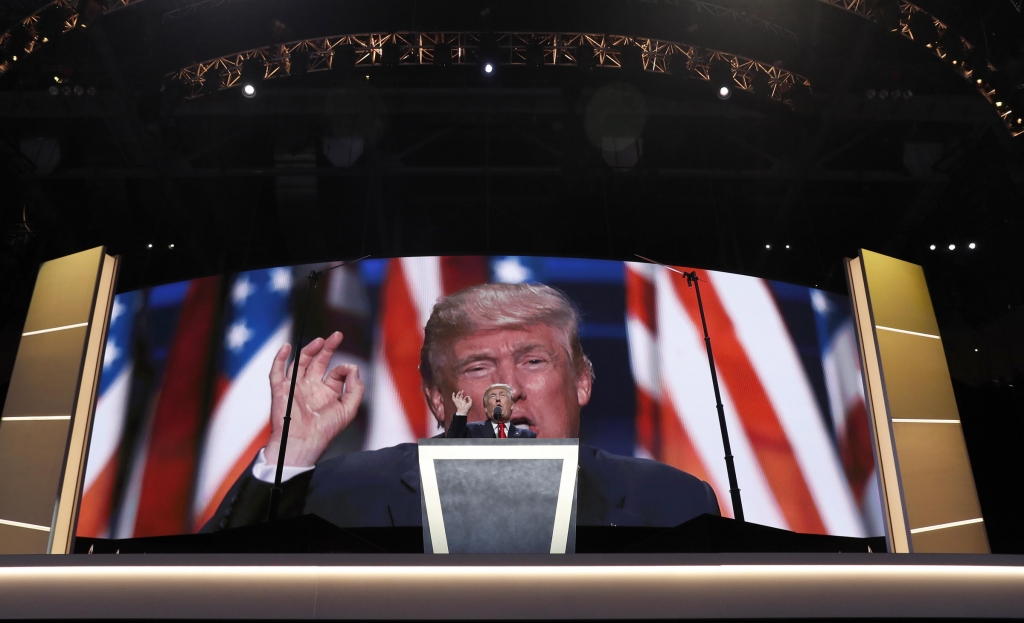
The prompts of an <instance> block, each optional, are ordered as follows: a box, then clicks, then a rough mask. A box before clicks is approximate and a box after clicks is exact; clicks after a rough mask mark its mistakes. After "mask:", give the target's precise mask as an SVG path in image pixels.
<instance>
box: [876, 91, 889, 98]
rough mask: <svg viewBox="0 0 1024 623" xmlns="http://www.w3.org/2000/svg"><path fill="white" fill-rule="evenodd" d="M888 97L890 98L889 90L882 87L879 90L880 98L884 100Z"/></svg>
mask: <svg viewBox="0 0 1024 623" xmlns="http://www.w3.org/2000/svg"><path fill="white" fill-rule="evenodd" d="M888 98H889V91H887V90H886V89H881V90H880V91H879V92H878V99H880V100H884V99H888Z"/></svg>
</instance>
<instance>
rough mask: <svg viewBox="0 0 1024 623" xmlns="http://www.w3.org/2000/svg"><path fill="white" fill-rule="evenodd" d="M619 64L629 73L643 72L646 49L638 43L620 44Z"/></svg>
mask: <svg viewBox="0 0 1024 623" xmlns="http://www.w3.org/2000/svg"><path fill="white" fill-rule="evenodd" d="M618 51H619V65H620V66H621V67H622V69H623V70H624V71H626V72H628V73H629V74H634V75H637V74H641V73H643V71H644V50H643V48H641V47H640V46H638V45H623V46H618Z"/></svg>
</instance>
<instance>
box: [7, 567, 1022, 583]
mask: <svg viewBox="0 0 1024 623" xmlns="http://www.w3.org/2000/svg"><path fill="white" fill-rule="evenodd" d="M303 574H307V575H320V576H323V577H327V578H352V579H356V580H358V579H366V578H368V577H373V576H376V577H382V578H387V579H393V580H401V579H405V578H422V579H427V580H437V581H438V582H437V583H438V584H444V582H445V581H447V580H446V579H447V578H465V579H467V580H472V579H477V580H479V578H481V577H498V576H501V577H503V578H505V579H507V580H509V581H513V580H515V581H516V582H530V583H547V582H549V581H561V582H565V581H567V580H568V581H572V580H574V579H581V578H616V579H618V578H630V579H643V578H651V579H654V578H671V577H672V576H693V577H698V578H707V577H709V576H716V575H719V576H722V575H724V576H739V578H738V579H742V577H743V576H749V577H762V578H772V577H778V576H780V575H783V576H807V577H819V578H820V577H822V576H832V577H849V578H853V577H856V578H860V579H867V580H878V579H879V578H880V577H882V578H883V579H882V581H883V582H884V581H886V580H885V579H884V578H886V577H890V578H891V577H914V576H919V577H921V576H923V577H925V578H935V579H937V578H939V577H943V576H946V577H972V576H994V577H998V576H1004V577H1008V578H1014V579H1017V580H1018V581H1024V567H1014V566H1009V565H1003V566H998V565H983V566H982V565H976V566H971V565H867V564H865V565H839V564H837V565H777V564H776V565H757V564H743V565H729V564H723V565H713V566H708V565H692V566H689V565H654V564H652V565H642V566H641V565H629V566H626V565H591V566H577V565H543V566H541V565H521V566H518V565H517V566H494V565H415V566H406V565H403V566H399V565H395V566H390V565H380V566H366V565H352V566H347V565H346V566H341V565H339V566H314V565H295V566H282V565H267V566H255V565H252V566H206V565H182V566H170V565H167V566H158V565H132V566H128V565H125V566H120V565H118V566H105V565H103V566H100V565H96V566H92V565H90V566H81V567H79V566H63V565H62V566H55V567H51V566H45V567H44V566H39V567H0V581H3V580H7V579H10V578H16V579H23V578H26V577H28V576H37V577H39V576H44V577H46V576H51V577H57V578H59V577H61V576H64V577H68V576H72V577H89V576H110V577H123V578H141V577H147V576H148V577H154V576H163V577H178V578H187V579H194V580H200V581H201V580H202V579H203V578H212V577H219V576H220V577H223V576H231V577H236V578H244V577H249V578H260V577H272V578H276V577H282V578H289V579H295V578H298V577H301V575H303Z"/></svg>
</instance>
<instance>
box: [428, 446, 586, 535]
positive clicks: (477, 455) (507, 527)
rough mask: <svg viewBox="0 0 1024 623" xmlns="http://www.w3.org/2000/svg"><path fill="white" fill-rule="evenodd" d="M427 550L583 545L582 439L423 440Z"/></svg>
mask: <svg viewBox="0 0 1024 623" xmlns="http://www.w3.org/2000/svg"><path fill="white" fill-rule="evenodd" d="M419 461H420V496H421V502H422V513H423V551H424V552H427V553H434V554H449V553H451V554H477V553H481V554H482V553H503V554H548V553H550V554H565V553H570V554H571V553H573V552H574V551H575V550H576V470H577V465H578V462H579V440H577V439H421V440H420V442H419Z"/></svg>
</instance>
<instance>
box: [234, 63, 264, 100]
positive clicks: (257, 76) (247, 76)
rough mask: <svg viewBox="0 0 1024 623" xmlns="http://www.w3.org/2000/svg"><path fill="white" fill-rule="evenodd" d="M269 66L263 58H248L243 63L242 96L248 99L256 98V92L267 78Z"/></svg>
mask: <svg viewBox="0 0 1024 623" xmlns="http://www.w3.org/2000/svg"><path fill="white" fill-rule="evenodd" d="M266 73H267V66H266V65H265V64H264V63H263V59H262V58H248V59H246V60H244V61H242V75H241V77H240V78H239V80H240V81H241V83H242V95H244V96H245V97H246V98H247V99H252V98H254V97H256V91H257V89H258V88H259V86H260V84H261V83H262V82H263V78H264V77H265V76H266Z"/></svg>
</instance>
